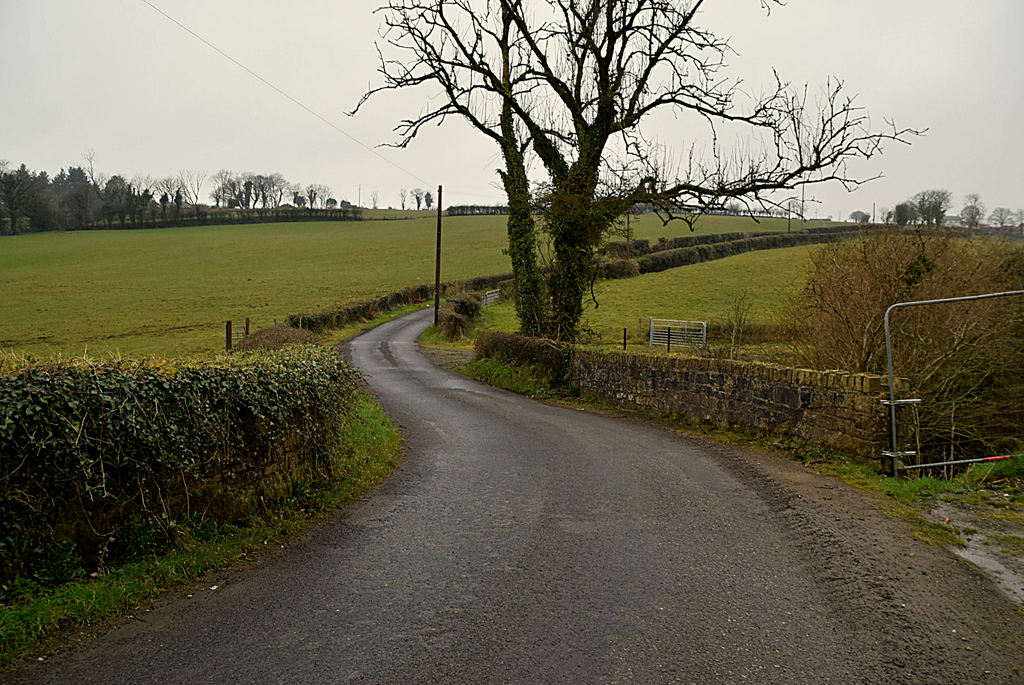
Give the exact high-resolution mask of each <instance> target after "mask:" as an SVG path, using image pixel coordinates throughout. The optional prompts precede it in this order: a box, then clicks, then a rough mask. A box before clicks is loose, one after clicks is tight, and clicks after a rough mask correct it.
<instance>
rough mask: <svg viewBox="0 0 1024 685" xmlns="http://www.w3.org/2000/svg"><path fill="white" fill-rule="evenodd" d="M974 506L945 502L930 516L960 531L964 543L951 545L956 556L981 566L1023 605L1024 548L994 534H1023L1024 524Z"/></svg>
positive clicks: (1003, 589) (997, 584)
mask: <svg viewBox="0 0 1024 685" xmlns="http://www.w3.org/2000/svg"><path fill="white" fill-rule="evenodd" d="M974 509H975V508H974V507H970V508H966V507H961V506H954V505H952V504H950V503H949V502H942V503H939V504H938V505H937V506H936V507H935V508H934V509H932V511H931V516H932V518H933V519H934V520H936V521H939V522H941V523H946V524H947V525H950V526H953V527H954V528H956V529H957V531H958V532H959V535H960V538H961V539H962V540H963V541H964V543H965V546H964V547H952V548H950V549H951V550H952V551H953V552H954V553H955V554H956V555H957V556H959V557H960V558H962V559H965V560H966V561H969V562H971V563H972V564H974V565H975V566H977V567H978V568H979V569H981V571H982V572H984V573H985V575H987V576H988V577H989V578H991V579H992V580H993V581H994V582H995V584H996V587H998V588H999V589H1000V590H1001V591H1002V592H1003V593H1004V594H1005V595H1006V596H1007V597H1009V598H1010V599H1011V600H1013V601H1014V602H1017V603H1018V604H1024V549H1022V548H1021V547H1019V546H1017V547H1014V546H1013V545H1008V544H1006V543H1004V542H1000V541H999V540H998V539H996V538H995V537H994V536H995V535H1014V536H1018V537H1020V536H1024V525H1021V524H1019V523H1012V522H1008V521H1002V520H999V519H990V518H985V517H983V516H979V515H978V513H977V512H976V511H974ZM965 531H968V532H965Z"/></svg>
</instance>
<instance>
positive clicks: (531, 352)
mask: <svg viewBox="0 0 1024 685" xmlns="http://www.w3.org/2000/svg"><path fill="white" fill-rule="evenodd" d="M573 349H574V348H573V346H572V345H569V344H566V343H561V342H557V341H554V340H547V339H544V338H531V337H528V336H525V335H518V334H515V333H501V332H498V331H480V332H478V333H477V335H476V342H475V343H474V350H475V352H476V356H477V357H479V358H480V359H497V360H498V361H500V362H504V363H506V364H514V365H518V366H530V367H532V368H534V369H537V370H539V371H541V372H542V373H544V374H545V375H546V376H547V377H548V379H549V380H550V381H552V382H553V383H556V384H560V383H564V382H566V381H567V380H568V379H569V377H570V374H571V371H572V355H573Z"/></svg>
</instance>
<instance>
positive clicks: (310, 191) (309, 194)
mask: <svg viewBox="0 0 1024 685" xmlns="http://www.w3.org/2000/svg"><path fill="white" fill-rule="evenodd" d="M320 197H321V196H320V186H318V185H317V184H315V183H310V184H309V185H308V186H306V203H307V205H308V206H309V208H310V209H315V208H316V202H317V200H319V199H320Z"/></svg>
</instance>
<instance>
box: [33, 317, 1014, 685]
mask: <svg viewBox="0 0 1024 685" xmlns="http://www.w3.org/2000/svg"><path fill="white" fill-rule="evenodd" d="M430 316H431V312H430V310H427V311H425V312H421V313H418V314H415V315H412V316H409V317H405V318H402V319H399V320H396V321H394V322H391V323H389V324H386V325H384V326H381V327H379V328H377V329H375V330H373V331H371V332H369V333H367V334H364V335H363V336H361V337H359V338H357V339H356V340H354V341H352V342H351V343H350V344H349V348H348V354H349V355H350V358H351V360H352V362H353V363H354V364H355V365H356V366H358V367H359V368H360V369H361V370H362V371H363V373H364V374H365V377H366V379H367V381H368V382H369V385H370V388H371V389H372V392H373V393H374V394H375V395H376V396H377V397H378V399H379V400H380V402H381V404H382V405H383V406H384V407H385V409H386V410H387V411H388V412H389V414H390V415H391V416H392V417H393V418H394V420H395V421H397V422H398V423H399V424H400V425H401V427H402V429H403V432H404V433H405V435H406V437H407V443H408V453H407V455H406V457H405V459H404V461H403V464H402V466H401V467H400V468H399V470H398V471H397V472H396V473H395V474H394V475H393V476H392V477H391V478H390V479H389V480H388V481H386V482H385V483H384V484H383V485H382V486H381V487H380V488H378V489H377V490H376V491H374V492H373V493H372V494H371V495H370V496H369V497H367V498H366V499H365V500H364V501H362V502H359V503H356V504H355V505H353V506H351V507H349V508H347V509H346V510H344V512H342V513H341V514H340V515H339V516H338V517H337V518H336V519H334V520H332V521H331V522H330V523H328V524H327V525H326V526H324V527H323V528H322V529H320V530H318V531H317V532H316V533H315V534H313V535H311V536H308V537H306V538H304V539H303V540H301V541H299V542H298V543H297V544H295V545H292V546H290V547H289V548H288V549H286V550H283V551H279V552H278V553H276V554H274V555H271V556H270V557H269V558H267V559H265V560H264V561H263V562H261V563H259V564H256V565H253V566H252V567H249V568H243V569H240V570H235V571H231V572H226V573H224V574H221V575H220V576H218V577H217V578H215V579H213V580H212V581H210V582H209V583H208V584H207V586H209V587H207V586H204V587H203V588H201V589H200V590H196V591H195V592H194V593H193V594H192V596H191V597H184V596H183V597H181V598H179V599H175V600H174V601H170V602H168V603H165V604H163V605H161V606H158V607H157V608H155V609H154V610H153V611H150V612H148V613H145V614H144V615H142V616H141V617H140V618H139V619H138V620H134V621H130V622H128V623H126V624H124V625H122V626H120V627H118V628H116V629H114V630H112V631H110V632H108V633H106V634H104V635H101V636H99V637H98V638H96V639H90V640H88V641H86V642H84V643H83V644H81V645H79V646H76V647H74V648H72V649H67V650H64V651H61V652H58V653H57V654H55V655H53V656H52V657H51V658H49V659H47V661H46V662H45V663H41V664H33V665H31V666H30V667H29V668H28V669H26V670H23V671H20V672H18V673H16V674H14V675H15V678H16V679H18V680H21V681H24V682H53V683H68V682H75V683H85V682H102V683H129V682H130V683H172V682H182V683H213V682H217V683H221V682H259V683H263V682H287V683H295V682H350V681H363V682H381V683H400V682H410V683H421V682H424V683H425V682H436V683H491V682H522V683H541V682H558V683H583V682H621V681H632V682H641V683H655V682H659V683H660V682H671V681H674V680H679V681H683V682H702V683H703V682H715V681H728V682H736V681H747V682H801V683H810V682H814V683H823V682H842V683H847V682H895V681H905V682H942V681H943V679H944V678H945V677H946V676H948V675H949V672H948V671H944V670H943V669H939V670H934V669H933V670H929V669H928V667H927V665H922V664H919V663H917V661H918V658H919V657H920V661H921V662H924V661H926V660H927V661H929V662H930V663H932V664H933V665H934V663H933V662H934V659H933V657H934V654H932V655H928V654H927V651H928V650H923V651H922V654H916V655H915V654H909V655H908V654H905V653H898V654H894V653H893V642H892V640H891V639H888V638H887V637H886V636H887V635H888V636H891V635H895V634H900V633H901V631H902V632H905V631H907V630H910V629H911V626H909V625H908V624H907V623H906V622H905V621H904V620H902V619H901V618H900V617H899V614H898V613H894V612H889V613H881V614H878V615H877V616H876V615H875V614H874V613H871V611H870V609H868V610H867V611H868V613H867V614H865V611H866V609H865V607H870V606H871V605H872V603H873V602H875V601H876V599H875V598H870V597H869V598H864V597H860V598H858V601H854V602H851V597H850V592H844V591H841V590H837V588H849V587H853V586H852V585H851V584H850V583H848V582H846V581H842V582H840V583H835V582H833V583H829V582H828V574H830V573H833V574H839V575H841V574H842V573H843V571H842V570H841V569H843V568H846V567H847V566H853V565H855V563H856V560H854V559H848V560H847V559H843V558H829V559H823V558H819V557H821V556H827V555H830V554H840V553H841V550H839V551H834V550H833V551H828V550H827V549H825V548H824V547H823V546H821V545H819V546H815V545H814V544H809V543H807V539H811V538H814V537H815V536H814V535H813V533H806V534H804V533H799V532H794V526H793V519H792V516H790V515H787V513H786V512H791V506H790V505H778V503H777V502H775V501H773V500H772V499H771V498H770V497H766V496H765V494H764V492H765V491H764V490H763V489H762V491H759V490H758V489H757V488H752V487H751V486H750V484H749V483H748V482H747V481H748V480H749V479H746V478H743V477H740V476H739V475H737V473H736V470H735V468H733V467H731V466H730V465H729V462H728V460H723V459H722V457H721V455H720V454H717V453H716V451H715V450H714V449H713V448H710V447H708V446H707V445H705V444H702V443H700V442H698V441H693V440H691V439H688V438H686V437H685V436H682V435H680V434H677V433H675V432H673V431H671V430H668V429H666V428H659V427H657V426H652V425H648V424H645V423H642V422H638V421H634V420H629V419H626V418H622V417H609V416H601V415H596V414H592V413H588V412H583V411H578V410H575V409H572V408H564V407H555V406H550V405H546V404H543V403H540V402H536V401H531V400H528V399H524V398H521V397H518V396H514V395H512V394H509V393H506V392H503V391H499V390H495V389H492V388H489V387H486V386H482V385H479V384H477V383H474V382H471V381H469V380H466V379H464V378H462V377H460V376H457V375H454V374H452V373H450V372H447V371H444V370H442V369H439V368H438V367H435V366H433V365H432V364H430V363H429V362H428V361H427V360H426V359H425V358H424V357H423V356H422V355H421V354H420V352H419V351H418V348H417V345H416V342H415V340H416V336H417V335H418V333H419V332H420V331H421V330H422V329H423V328H424V327H425V326H426V325H427V323H428V320H429V317H430ZM831 547H832V546H829V549H831ZM911 556H913V555H911ZM847 562H849V563H847ZM836 569H840V570H836ZM213 585H216V586H217V589H216V590H212V589H210V587H212V586H213ZM879 601H881V600H879ZM993 601H995V600H993ZM851 606H859V607H860V608H859V609H854V608H851ZM1008 620H1012V619H1008ZM946 632H948V631H946ZM931 651H932V652H933V653H947V651H948V650H945V649H942V650H934V649H933V650H931ZM922 669H923V670H922ZM978 673H979V674H980V670H979V671H978ZM957 677H958V676H957ZM957 677H954V678H953V680H952V681H956V679H957ZM952 681H950V682H952Z"/></svg>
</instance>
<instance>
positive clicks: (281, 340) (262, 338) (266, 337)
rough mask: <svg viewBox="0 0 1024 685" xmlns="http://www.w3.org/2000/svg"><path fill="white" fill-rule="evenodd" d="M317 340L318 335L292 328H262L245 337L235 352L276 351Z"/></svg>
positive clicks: (236, 346)
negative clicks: (287, 346)
mask: <svg viewBox="0 0 1024 685" xmlns="http://www.w3.org/2000/svg"><path fill="white" fill-rule="evenodd" d="M314 340H316V334H314V333H312V332H310V331H304V330H302V329H301V328H292V327H291V326H271V327H269V328H260V329H257V330H255V331H253V332H252V333H251V334H250V335H247V336H245V337H244V338H242V340H241V341H239V342H238V343H237V344H236V345H235V346H234V349H235V351H249V350H264V351H266V350H276V349H277V348H279V347H284V346H285V345H293V344H298V343H308V342H312V341H314Z"/></svg>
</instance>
